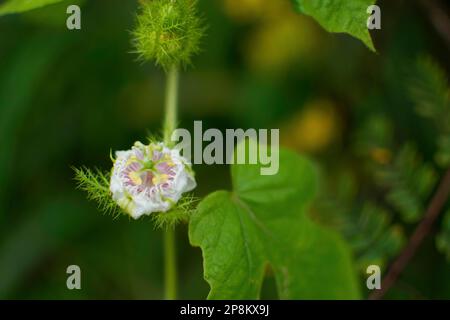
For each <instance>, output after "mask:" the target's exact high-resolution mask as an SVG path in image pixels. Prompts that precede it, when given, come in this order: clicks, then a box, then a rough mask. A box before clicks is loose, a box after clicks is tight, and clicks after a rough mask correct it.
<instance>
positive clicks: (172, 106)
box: [164, 67, 178, 145]
mask: <svg viewBox="0 0 450 320" xmlns="http://www.w3.org/2000/svg"><path fill="white" fill-rule="evenodd" d="M177 105H178V69H177V68H176V67H173V68H171V69H169V70H168V72H167V87H166V106H165V110H164V114H165V120H164V143H165V144H167V145H170V143H171V141H170V137H171V135H172V132H173V131H174V130H175V127H176V125H177Z"/></svg>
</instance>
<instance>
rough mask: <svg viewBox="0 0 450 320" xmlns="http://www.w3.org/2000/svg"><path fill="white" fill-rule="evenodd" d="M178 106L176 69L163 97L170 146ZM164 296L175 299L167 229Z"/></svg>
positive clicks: (173, 247)
mask: <svg viewBox="0 0 450 320" xmlns="http://www.w3.org/2000/svg"><path fill="white" fill-rule="evenodd" d="M177 104H178V69H177V68H176V67H173V68H171V69H170V70H168V72H167V85H166V97H165V110H164V114H165V120H164V143H165V144H166V145H170V144H171V140H170V137H171V135H172V132H173V131H174V130H175V128H176V125H177ZM164 270H165V274H164V287H165V288H164V291H165V293H164V296H165V299H166V300H175V299H176V297H177V259H176V244H175V230H174V228H168V229H167V230H165V232H164Z"/></svg>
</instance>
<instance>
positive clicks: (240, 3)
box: [223, 0, 279, 22]
mask: <svg viewBox="0 0 450 320" xmlns="http://www.w3.org/2000/svg"><path fill="white" fill-rule="evenodd" d="M277 1H279V0H277ZM266 2H271V0H223V6H224V10H225V12H226V14H227V15H228V16H230V17H231V18H233V19H235V20H237V21H240V22H246V21H249V20H253V19H255V18H257V17H259V16H261V14H262V13H263V12H264V9H265V3H266Z"/></svg>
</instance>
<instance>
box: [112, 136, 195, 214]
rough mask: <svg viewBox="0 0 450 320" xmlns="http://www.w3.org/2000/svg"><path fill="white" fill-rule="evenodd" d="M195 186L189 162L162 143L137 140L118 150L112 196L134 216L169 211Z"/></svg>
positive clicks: (113, 175)
mask: <svg viewBox="0 0 450 320" xmlns="http://www.w3.org/2000/svg"><path fill="white" fill-rule="evenodd" d="M195 187H196V182H195V179H194V174H193V171H192V169H191V164H190V162H189V161H188V160H187V159H185V158H184V157H183V156H181V155H180V152H179V150H177V149H170V148H168V147H167V146H165V145H164V144H163V143H161V142H160V143H150V144H149V145H144V144H142V143H140V142H136V143H135V144H134V146H133V147H132V148H131V150H127V151H117V152H116V159H115V161H114V167H113V169H112V174H111V181H110V190H111V192H112V198H113V200H114V201H115V202H116V203H117V204H118V205H119V206H120V207H121V208H122V209H123V210H124V211H126V212H127V213H128V214H130V215H131V216H132V217H133V218H134V219H138V218H139V217H141V216H142V215H149V214H151V213H154V212H167V211H168V210H170V209H171V208H173V207H174V206H175V204H176V203H177V202H178V201H179V200H180V198H181V196H182V194H183V193H185V192H188V191H191V190H193V189H194V188H195Z"/></svg>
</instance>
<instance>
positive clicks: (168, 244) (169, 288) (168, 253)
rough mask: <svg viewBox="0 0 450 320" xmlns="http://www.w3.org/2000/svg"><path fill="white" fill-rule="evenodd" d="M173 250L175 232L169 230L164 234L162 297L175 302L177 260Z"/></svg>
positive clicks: (171, 229)
mask: <svg viewBox="0 0 450 320" xmlns="http://www.w3.org/2000/svg"><path fill="white" fill-rule="evenodd" d="M175 248H176V247H175V230H174V229H173V228H169V229H167V230H166V231H165V232H164V264H165V278H164V282H165V293H164V296H165V299H166V300H175V299H176V298H177V267H176V264H177V259H176V250H175Z"/></svg>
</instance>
